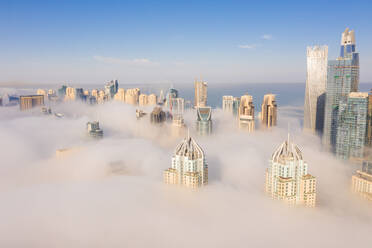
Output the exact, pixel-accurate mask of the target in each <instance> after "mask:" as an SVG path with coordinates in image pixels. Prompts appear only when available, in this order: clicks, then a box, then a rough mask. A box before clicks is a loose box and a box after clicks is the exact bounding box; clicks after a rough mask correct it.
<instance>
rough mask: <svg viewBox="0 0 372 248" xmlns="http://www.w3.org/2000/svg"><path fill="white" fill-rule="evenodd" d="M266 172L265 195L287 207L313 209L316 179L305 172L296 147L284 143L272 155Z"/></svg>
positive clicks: (301, 158) (305, 166) (305, 165)
mask: <svg viewBox="0 0 372 248" xmlns="http://www.w3.org/2000/svg"><path fill="white" fill-rule="evenodd" d="M269 162H270V165H269V168H268V169H267V170H266V186H265V191H266V193H267V194H268V195H269V196H270V197H271V198H272V199H275V200H282V201H284V202H286V203H287V204H289V205H292V206H294V205H304V206H307V207H315V203H316V179H315V177H313V176H312V175H310V174H308V172H307V163H306V162H305V161H304V159H303V156H302V152H301V150H300V148H298V146H297V145H295V144H293V143H291V142H290V140H289V136H288V140H286V141H284V142H283V143H282V144H281V145H280V146H279V147H278V148H277V149H276V150H275V152H274V153H273V154H272V156H271V159H270V161H269Z"/></svg>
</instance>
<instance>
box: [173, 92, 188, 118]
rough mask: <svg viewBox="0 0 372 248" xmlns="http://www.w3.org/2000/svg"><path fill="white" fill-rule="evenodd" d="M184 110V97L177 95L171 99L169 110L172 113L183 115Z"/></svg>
mask: <svg viewBox="0 0 372 248" xmlns="http://www.w3.org/2000/svg"><path fill="white" fill-rule="evenodd" d="M184 110H185V99H183V98H180V97H177V98H172V99H171V104H170V111H171V112H172V115H173V116H175V115H183V112H184Z"/></svg>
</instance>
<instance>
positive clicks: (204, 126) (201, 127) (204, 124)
mask: <svg viewBox="0 0 372 248" xmlns="http://www.w3.org/2000/svg"><path fill="white" fill-rule="evenodd" d="M196 113H197V121H196V130H197V132H198V134H199V135H209V134H211V133H212V108H211V107H198V108H196Z"/></svg>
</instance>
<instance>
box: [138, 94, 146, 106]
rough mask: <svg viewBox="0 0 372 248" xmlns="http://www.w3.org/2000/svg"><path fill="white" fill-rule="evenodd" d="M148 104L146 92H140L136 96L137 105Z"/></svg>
mask: <svg viewBox="0 0 372 248" xmlns="http://www.w3.org/2000/svg"><path fill="white" fill-rule="evenodd" d="M147 104H148V96H147V95H146V94H141V95H139V97H138V105H139V106H146V105H147Z"/></svg>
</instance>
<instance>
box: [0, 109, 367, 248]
mask: <svg viewBox="0 0 372 248" xmlns="http://www.w3.org/2000/svg"><path fill="white" fill-rule="evenodd" d="M52 110H53V111H56V112H60V113H64V114H65V117H64V118H56V117H54V116H45V115H42V114H41V113H40V110H38V109H34V110H33V111H31V112H19V110H18V108H17V107H7V108H5V107H3V108H0V134H1V138H0V158H1V165H0V202H1V204H0V219H1V222H0V246H1V247H190V246H193V247H274V246H275V247H298V246H300V247H358V246H360V247H367V246H368V245H369V244H370V243H371V242H372V237H371V235H370V229H371V226H372V210H371V205H370V203H368V202H365V201H363V200H360V199H359V198H358V197H357V196H355V195H353V194H352V193H351V192H350V182H351V175H352V173H353V171H354V170H355V169H356V168H357V167H356V166H354V165H351V164H346V163H342V162H340V161H338V160H335V159H334V158H333V157H332V156H330V155H329V154H327V153H325V152H322V151H321V148H320V140H319V139H318V138H317V137H313V136H310V135H306V134H303V133H302V132H301V127H300V125H301V109H298V108H295V107H290V106H288V107H283V106H282V107H281V108H280V111H279V125H278V127H277V128H274V129H272V130H271V131H260V130H258V131H256V132H255V133H251V134H249V133H245V132H241V131H239V130H238V129H237V127H236V123H234V120H233V119H232V117H231V116H229V115H226V114H225V113H223V112H222V111H221V110H220V109H216V110H215V111H214V112H213V121H214V123H213V128H214V134H213V135H212V136H210V137H198V136H197V135H195V134H194V131H193V130H194V128H193V126H194V124H195V119H196V115H195V113H194V112H192V111H189V112H187V113H186V114H185V119H186V123H187V124H188V125H189V127H190V132H191V135H193V136H194V137H195V139H196V140H197V142H198V143H199V144H200V145H201V147H202V148H203V149H204V151H205V152H206V157H207V161H208V164H209V178H210V181H209V185H208V186H207V187H205V188H203V189H201V190H200V191H198V192H191V191H189V190H186V189H182V188H177V187H172V186H168V185H164V184H163V182H162V180H163V178H162V172H163V170H164V169H166V168H168V167H170V165H171V156H172V154H173V151H174V148H175V146H176V144H178V143H179V142H180V141H181V139H182V138H171V137H170V136H169V128H170V127H169V126H168V125H164V126H162V127H156V126H151V125H150V123H149V121H148V120H146V119H143V120H140V121H137V120H136V118H135V108H134V107H132V106H128V105H125V104H122V103H118V102H112V103H108V104H105V105H99V106H94V107H92V106H86V105H83V104H79V103H69V104H62V105H57V106H52ZM146 111H150V109H146ZM91 120H99V121H100V125H101V127H102V128H103V130H104V139H102V140H98V141H97V140H91V139H89V138H87V137H86V135H85V124H86V122H87V121H91ZM288 122H289V123H290V129H291V139H293V141H294V142H295V143H297V144H298V145H299V147H300V148H301V149H302V151H303V154H304V157H305V160H306V161H307V162H308V164H309V172H310V173H311V174H313V175H314V176H316V177H317V179H318V207H317V208H315V209H304V208H288V207H287V206H286V205H284V204H282V203H280V202H275V201H272V200H271V199H269V198H267V197H266V196H265V195H264V191H263V190H264V183H265V169H266V168H267V167H268V160H269V158H270V156H271V153H272V152H273V151H274V149H275V148H276V147H277V146H278V145H280V144H281V142H283V140H284V139H286V137H287V127H288ZM61 148H75V149H76V152H74V153H72V154H71V155H70V156H68V157H66V158H65V159H57V158H56V155H55V152H56V149H61ZM115 166H117V167H115ZM118 171H119V172H118Z"/></svg>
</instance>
